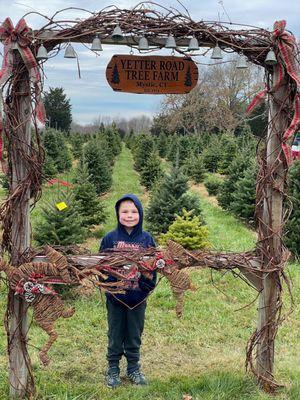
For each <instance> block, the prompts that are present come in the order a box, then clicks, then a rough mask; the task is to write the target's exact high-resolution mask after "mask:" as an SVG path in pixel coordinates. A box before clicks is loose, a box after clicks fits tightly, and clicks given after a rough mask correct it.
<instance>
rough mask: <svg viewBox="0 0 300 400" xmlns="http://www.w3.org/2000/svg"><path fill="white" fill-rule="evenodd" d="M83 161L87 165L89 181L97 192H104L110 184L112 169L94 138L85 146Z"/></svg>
mask: <svg viewBox="0 0 300 400" xmlns="http://www.w3.org/2000/svg"><path fill="white" fill-rule="evenodd" d="M83 163H84V164H86V166H87V169H88V174H89V177H90V181H91V182H92V183H93V185H94V186H95V188H96V192H97V194H98V195H100V194H102V193H105V192H106V191H107V190H108V189H109V188H110V187H111V184H112V171H111V167H110V165H109V163H108V161H107V160H106V156H105V152H104V151H103V149H102V148H101V147H100V146H99V143H98V142H97V140H96V139H95V140H91V141H90V142H89V143H87V145H86V146H85V148H84V152H83Z"/></svg>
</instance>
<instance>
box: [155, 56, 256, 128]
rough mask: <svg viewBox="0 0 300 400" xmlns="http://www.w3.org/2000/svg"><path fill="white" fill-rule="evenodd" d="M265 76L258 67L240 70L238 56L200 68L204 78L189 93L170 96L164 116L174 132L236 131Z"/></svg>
mask: <svg viewBox="0 0 300 400" xmlns="http://www.w3.org/2000/svg"><path fill="white" fill-rule="evenodd" d="M262 79H263V77H262V72H261V71H260V70H258V67H256V66H250V65H249V68H247V69H245V70H244V69H243V70H239V69H236V58H233V59H231V60H230V61H229V62H227V63H224V64H218V65H215V66H211V67H209V68H206V69H205V70H203V72H201V71H200V81H199V83H198V85H197V86H196V87H195V88H194V89H193V90H192V91H191V92H190V93H189V94H187V95H166V96H165V97H164V99H163V102H162V107H161V113H160V117H161V118H165V119H166V120H167V124H168V129H169V130H170V131H176V130H180V129H181V130H183V131H184V132H186V133H191V132H203V131H216V130H217V131H227V132H234V130H235V129H236V127H237V126H239V125H241V123H242V122H243V119H244V115H245V114H244V112H245V108H246V105H247V104H248V103H249V101H250V99H251V98H252V97H253V95H254V93H256V92H257V90H258V88H259V87H261V86H262Z"/></svg>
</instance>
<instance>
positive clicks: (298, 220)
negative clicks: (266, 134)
mask: <svg viewBox="0 0 300 400" xmlns="http://www.w3.org/2000/svg"><path fill="white" fill-rule="evenodd" d="M288 193H289V196H290V200H291V201H292V205H293V209H292V213H291V215H290V217H289V220H288V221H287V224H286V226H285V244H286V245H287V247H288V248H289V250H290V251H291V252H292V253H293V254H294V256H296V257H297V258H300V160H297V161H294V162H293V164H292V166H291V167H290V170H289V174H288Z"/></svg>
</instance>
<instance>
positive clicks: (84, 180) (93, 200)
mask: <svg viewBox="0 0 300 400" xmlns="http://www.w3.org/2000/svg"><path fill="white" fill-rule="evenodd" d="M74 199H75V201H76V208H77V211H78V212H79V214H80V215H81V217H82V220H83V221H82V223H83V226H86V227H91V226H93V225H99V224H100V223H102V222H104V221H105V220H106V215H105V213H104V206H103V203H102V202H101V201H100V200H99V199H98V198H97V193H96V189H95V186H94V185H93V184H92V183H91V182H90V181H89V174H88V169H87V166H86V165H84V164H83V165H82V164H81V165H80V167H79V168H78V173H77V176H76V185H75V188H74Z"/></svg>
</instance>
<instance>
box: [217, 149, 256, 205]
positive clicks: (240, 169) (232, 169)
mask: <svg viewBox="0 0 300 400" xmlns="http://www.w3.org/2000/svg"><path fill="white" fill-rule="evenodd" d="M251 160H253V157H252V156H251V155H249V154H248V153H247V152H240V153H239V154H238V155H237V156H236V158H235V159H234V160H233V161H232V163H231V164H230V166H229V167H228V169H227V176H226V178H225V180H224V182H223V184H222V186H221V187H220V191H219V193H218V196H217V199H218V203H219V205H220V206H221V207H222V208H223V209H224V210H230V209H231V202H232V201H233V193H234V192H235V190H236V186H235V185H236V182H237V180H238V179H239V178H243V177H244V174H245V170H246V169H247V167H248V165H249V163H250V162H251Z"/></svg>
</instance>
